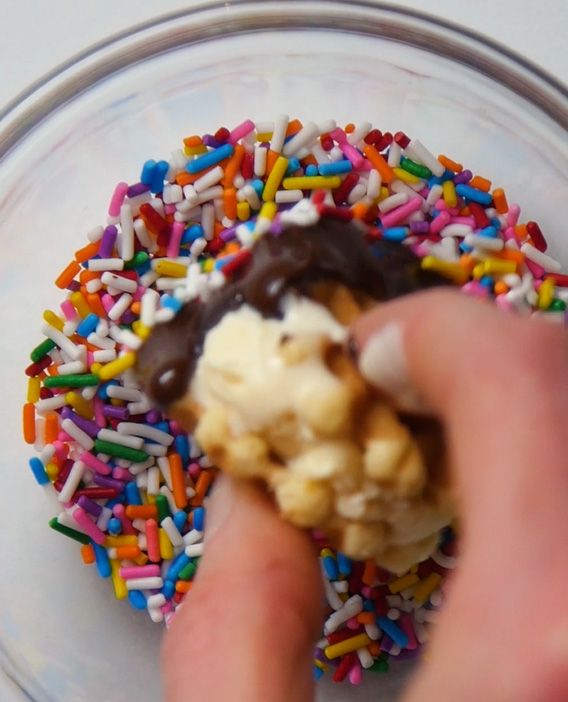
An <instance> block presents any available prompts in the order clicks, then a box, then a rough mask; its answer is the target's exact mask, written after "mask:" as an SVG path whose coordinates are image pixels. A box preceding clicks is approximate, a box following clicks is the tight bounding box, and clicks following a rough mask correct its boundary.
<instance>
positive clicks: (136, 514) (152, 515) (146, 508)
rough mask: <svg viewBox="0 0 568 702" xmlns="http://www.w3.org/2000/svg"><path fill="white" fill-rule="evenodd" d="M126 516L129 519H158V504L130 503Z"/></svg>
mask: <svg viewBox="0 0 568 702" xmlns="http://www.w3.org/2000/svg"><path fill="white" fill-rule="evenodd" d="M126 516H127V517H128V519H156V518H157V516H158V508H157V507H156V505H128V507H127V508H126Z"/></svg>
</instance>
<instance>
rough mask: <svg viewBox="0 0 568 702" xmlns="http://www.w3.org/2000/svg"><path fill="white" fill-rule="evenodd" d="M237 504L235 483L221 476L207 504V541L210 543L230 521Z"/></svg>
mask: <svg viewBox="0 0 568 702" xmlns="http://www.w3.org/2000/svg"><path fill="white" fill-rule="evenodd" d="M234 503H235V488H234V485H233V481H232V480H231V479H230V478H228V477H227V476H226V475H223V474H221V475H219V477H218V478H217V480H216V481H215V486H214V488H213V492H212V493H211V497H210V498H209V502H208V504H207V522H206V526H205V541H206V542H207V541H210V540H211V539H212V538H213V536H214V535H215V534H216V532H218V531H219V529H221V528H222V526H223V525H224V524H225V523H226V522H227V521H228V519H229V515H230V513H231V510H232V509H233V505H234Z"/></svg>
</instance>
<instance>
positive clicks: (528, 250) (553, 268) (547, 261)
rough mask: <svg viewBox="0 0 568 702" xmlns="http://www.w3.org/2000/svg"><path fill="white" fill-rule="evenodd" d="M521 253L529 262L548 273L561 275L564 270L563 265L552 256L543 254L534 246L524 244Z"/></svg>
mask: <svg viewBox="0 0 568 702" xmlns="http://www.w3.org/2000/svg"><path fill="white" fill-rule="evenodd" d="M521 251H522V253H524V254H525V256H526V257H527V258H528V259H529V260H531V261H533V262H534V263H536V264H537V265H539V266H541V267H542V268H544V270H545V271H547V272H548V273H560V272H561V270H562V264H561V263H559V262H558V261H557V260H556V259H554V258H552V257H551V256H547V255H546V254H545V253H542V251H539V250H538V249H537V248H535V247H534V246H533V245H532V244H528V243H526V244H523V245H522V246H521Z"/></svg>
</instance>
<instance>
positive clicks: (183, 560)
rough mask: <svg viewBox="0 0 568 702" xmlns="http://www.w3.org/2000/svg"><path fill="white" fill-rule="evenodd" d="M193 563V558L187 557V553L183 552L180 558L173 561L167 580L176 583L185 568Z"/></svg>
mask: <svg viewBox="0 0 568 702" xmlns="http://www.w3.org/2000/svg"><path fill="white" fill-rule="evenodd" d="M188 563H191V558H190V557H189V556H186V555H185V553H184V552H183V551H182V552H181V553H180V554H179V556H177V557H176V558H174V560H173V561H172V564H171V565H170V567H169V570H168V573H167V575H166V580H169V581H171V582H175V581H176V580H177V579H178V578H179V574H180V573H181V571H182V570H183V569H184V568H185V566H186V565H187V564H188Z"/></svg>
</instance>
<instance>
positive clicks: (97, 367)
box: [91, 363, 103, 374]
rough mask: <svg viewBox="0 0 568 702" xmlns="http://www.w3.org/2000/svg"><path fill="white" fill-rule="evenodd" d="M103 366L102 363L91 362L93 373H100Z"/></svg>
mask: <svg viewBox="0 0 568 702" xmlns="http://www.w3.org/2000/svg"><path fill="white" fill-rule="evenodd" d="M102 367H103V364H102V363H91V373H95V374H96V373H98V372H99V371H100V369H101V368H102Z"/></svg>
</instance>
